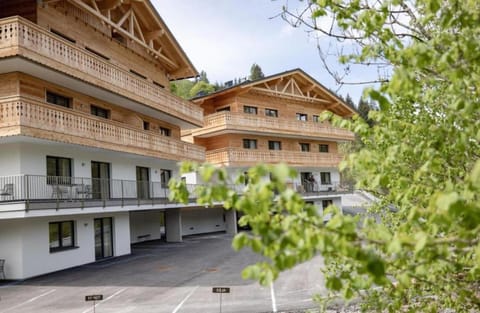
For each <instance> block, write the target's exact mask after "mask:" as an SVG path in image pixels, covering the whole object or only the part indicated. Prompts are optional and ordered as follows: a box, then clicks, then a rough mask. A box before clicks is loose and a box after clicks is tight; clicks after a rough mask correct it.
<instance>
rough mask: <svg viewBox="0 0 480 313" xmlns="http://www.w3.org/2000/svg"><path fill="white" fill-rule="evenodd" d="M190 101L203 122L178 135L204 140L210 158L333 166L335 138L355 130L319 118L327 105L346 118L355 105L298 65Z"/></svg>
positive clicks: (243, 162) (224, 161)
mask: <svg viewBox="0 0 480 313" xmlns="http://www.w3.org/2000/svg"><path fill="white" fill-rule="evenodd" d="M194 101H195V102H196V103H198V104H199V105H200V106H201V107H202V108H203V109H204V111H205V120H204V127H203V128H201V129H194V130H191V131H183V133H182V135H183V137H184V138H185V139H187V140H190V141H191V142H193V143H196V144H199V145H202V146H204V147H205V148H206V153H207V161H209V162H211V163H214V164H220V165H225V166H251V165H254V164H256V163H260V162H263V163H277V162H287V163H288V164H290V165H293V166H303V167H309V166H312V167H335V166H337V165H338V163H339V162H340V160H341V155H339V153H338V145H337V143H338V142H342V141H352V140H354V134H353V133H351V132H349V131H347V130H344V129H339V128H336V127H333V126H331V125H330V124H329V123H327V122H321V121H320V119H319V115H320V114H321V113H322V112H323V111H325V110H329V111H331V112H333V113H335V114H337V115H340V116H343V117H345V118H349V117H350V116H352V115H353V114H354V113H355V111H354V109H352V108H350V107H349V106H347V105H346V104H345V103H343V101H342V100H341V99H339V98H337V97H336V96H335V95H333V94H332V93H331V92H330V91H328V90H327V89H326V88H324V87H323V86H322V85H321V84H319V83H318V82H316V81H315V80H314V79H313V78H311V77H310V76H308V75H307V74H306V73H305V72H303V71H301V70H298V69H297V70H293V71H288V72H285V73H281V74H278V75H273V76H270V77H267V78H265V79H261V80H258V81H255V82H245V83H242V84H240V85H237V86H233V87H231V88H227V89H225V90H221V91H219V92H216V93H214V94H211V95H207V96H204V97H200V98H197V99H194Z"/></svg>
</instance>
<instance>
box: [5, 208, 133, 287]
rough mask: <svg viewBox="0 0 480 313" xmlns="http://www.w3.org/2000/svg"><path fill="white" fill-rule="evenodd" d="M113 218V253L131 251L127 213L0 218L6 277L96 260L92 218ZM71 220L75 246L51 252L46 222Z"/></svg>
mask: <svg viewBox="0 0 480 313" xmlns="http://www.w3.org/2000/svg"><path fill="white" fill-rule="evenodd" d="M99 217H113V224H114V225H113V226H114V236H113V237H114V238H113V241H114V256H120V255H125V254H129V253H130V226H129V215H128V213H112V214H97V215H74V216H56V217H42V218H25V219H20V220H4V221H0V258H4V259H5V260H6V264H7V268H6V271H7V275H8V276H7V277H8V278H9V279H24V278H28V277H33V276H38V275H42V274H45V273H49V272H53V271H58V270H62V269H65V268H69V267H74V266H78V265H82V264H86V263H90V262H94V261H95V244H94V243H95V233H94V225H93V220H94V218H99ZM71 220H73V221H74V224H75V246H76V248H74V249H69V250H64V251H58V252H50V248H49V223H50V222H56V221H71Z"/></svg>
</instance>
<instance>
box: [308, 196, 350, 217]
mask: <svg viewBox="0 0 480 313" xmlns="http://www.w3.org/2000/svg"><path fill="white" fill-rule="evenodd" d="M305 200H306V201H312V200H309V199H305ZM323 200H332V202H333V205H335V206H336V207H337V208H338V209H339V210H340V211H342V197H340V196H338V197H325V198H321V199H315V200H314V201H313V204H314V205H315V206H316V207H317V209H318V213H320V214H323V210H324V209H326V207H323V204H322V202H323ZM330 218H331V214H327V215H325V216H324V220H325V221H328V220H329V219H330Z"/></svg>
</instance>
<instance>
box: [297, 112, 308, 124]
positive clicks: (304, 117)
mask: <svg viewBox="0 0 480 313" xmlns="http://www.w3.org/2000/svg"><path fill="white" fill-rule="evenodd" d="M307 119H308V117H307V114H304V113H297V120H299V121H304V122H306V121H307Z"/></svg>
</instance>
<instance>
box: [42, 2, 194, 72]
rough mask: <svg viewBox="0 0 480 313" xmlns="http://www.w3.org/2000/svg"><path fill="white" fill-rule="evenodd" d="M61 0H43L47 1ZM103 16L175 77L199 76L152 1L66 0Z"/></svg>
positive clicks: (96, 15) (101, 18)
mask: <svg viewBox="0 0 480 313" xmlns="http://www.w3.org/2000/svg"><path fill="white" fill-rule="evenodd" d="M56 1H58V0H44V2H45V3H48V2H56ZM66 1H67V2H69V3H71V4H72V5H74V6H76V7H78V8H80V9H81V10H83V11H86V12H88V13H89V14H91V15H93V16H95V17H96V18H98V19H100V20H101V22H102V23H104V24H106V25H108V26H109V27H111V29H112V31H113V32H114V33H118V34H119V35H120V36H122V37H126V38H128V39H129V40H132V41H134V42H135V43H136V44H138V45H140V46H142V47H143V48H145V49H146V50H147V51H148V53H149V54H151V55H152V56H153V57H154V58H155V59H157V61H158V62H159V63H161V64H162V65H163V67H164V68H165V69H166V71H167V73H168V76H169V77H170V79H172V80H176V79H183V78H191V77H195V76H197V75H198V71H197V70H196V69H195V67H194V66H193V65H192V63H191V62H190V60H189V59H188V57H187V55H186V54H185V52H184V51H183V49H182V48H181V47H180V45H179V44H178V42H177V40H176V39H175V37H174V36H173V34H172V33H171V31H170V29H169V28H168V27H167V25H166V24H165V22H164V21H163V20H162V18H161V17H160V15H159V14H158V12H157V11H156V10H155V8H154V7H153V5H152V3H151V2H150V1H149V0H66Z"/></svg>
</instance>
